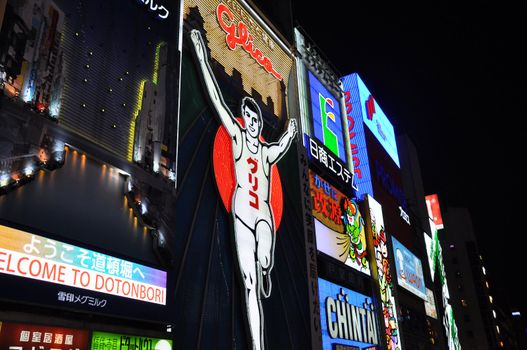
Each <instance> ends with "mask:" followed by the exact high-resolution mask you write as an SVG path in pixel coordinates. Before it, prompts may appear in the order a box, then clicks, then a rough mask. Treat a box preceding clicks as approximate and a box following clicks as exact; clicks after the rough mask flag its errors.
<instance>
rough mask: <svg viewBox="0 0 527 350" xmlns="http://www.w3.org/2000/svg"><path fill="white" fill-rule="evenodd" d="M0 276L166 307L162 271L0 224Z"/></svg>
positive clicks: (164, 281)
mask: <svg viewBox="0 0 527 350" xmlns="http://www.w3.org/2000/svg"><path fill="white" fill-rule="evenodd" d="M0 233H1V237H0V273H3V274H8V275H13V276H18V277H22V278H29V279H34V280H40V281H45V282H50V283H56V284H60V285H65V286H70V287H76V288H80V289H86V290H91V291H96V292H100V293H106V294H111V295H116V296H120V297H125V298H130V299H135V300H140V301H144V302H149V303H155V304H162V305H165V304H166V272H165V271H161V270H156V269H153V268H150V267H147V266H144V265H140V264H137V263H133V262H130V261H126V260H123V259H119V258H115V257H112V256H109V255H105V254H102V253H98V252H94V251H92V250H88V249H84V248H80V247H77V246H74V245H70V244H67V243H63V242H60V241H56V240H53V239H50V238H45V237H42V236H38V235H34V234H31V233H28V232H24V231H20V230H16V229H13V228H10V227H7V226H2V225H0Z"/></svg>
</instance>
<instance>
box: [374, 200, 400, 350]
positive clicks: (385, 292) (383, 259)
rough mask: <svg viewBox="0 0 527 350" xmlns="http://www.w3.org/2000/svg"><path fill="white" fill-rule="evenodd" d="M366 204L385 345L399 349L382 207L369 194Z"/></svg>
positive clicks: (393, 349)
mask: <svg viewBox="0 0 527 350" xmlns="http://www.w3.org/2000/svg"><path fill="white" fill-rule="evenodd" d="M366 205H367V207H368V208H367V210H368V213H369V217H368V218H367V220H366V223H367V227H368V229H367V232H368V242H371V243H372V246H373V249H371V248H370V249H371V251H373V254H374V256H375V260H374V262H375V268H373V269H372V270H373V271H374V272H373V277H374V279H375V280H376V281H377V286H378V288H379V294H380V301H381V307H382V315H383V317H384V322H383V326H384V329H385V332H384V334H385V341H386V346H387V349H388V350H401V349H403V347H402V343H401V335H400V330H399V321H398V319H397V304H396V302H395V295H394V292H395V287H394V285H393V275H392V271H391V268H390V259H389V256H388V254H389V249H388V236H387V234H386V232H385V230H384V218H383V213H382V207H381V205H380V204H379V203H378V202H377V201H376V200H375V199H373V197H371V196H366Z"/></svg>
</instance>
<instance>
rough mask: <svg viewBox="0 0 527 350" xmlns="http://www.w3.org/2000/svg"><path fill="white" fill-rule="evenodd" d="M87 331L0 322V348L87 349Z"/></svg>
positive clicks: (41, 349)
mask: <svg viewBox="0 0 527 350" xmlns="http://www.w3.org/2000/svg"><path fill="white" fill-rule="evenodd" d="M88 341H89V336H88V331H85V330H80V329H70V328H61V327H48V326H38V325H29V324H22V323H8V322H0V349H10V350H37V349H38V350H73V349H74V350H76V349H78V350H87V349H88Z"/></svg>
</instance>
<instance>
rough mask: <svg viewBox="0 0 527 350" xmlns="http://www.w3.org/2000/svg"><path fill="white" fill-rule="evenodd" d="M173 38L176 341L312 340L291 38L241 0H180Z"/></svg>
mask: <svg viewBox="0 0 527 350" xmlns="http://www.w3.org/2000/svg"><path fill="white" fill-rule="evenodd" d="M182 36H183V44H184V46H183V54H182V80H181V84H182V87H181V113H180V135H181V138H180V143H179V150H180V153H179V163H178V166H179V169H185V172H180V173H179V178H178V198H177V201H176V203H175V206H176V211H177V212H178V213H180V215H178V219H177V221H178V222H177V226H178V230H179V234H177V235H176V236H177V237H176V242H175V250H176V251H175V255H176V256H177V257H180V258H179V259H176V262H175V268H176V269H177V270H178V271H179V273H178V277H177V281H176V283H175V291H174V296H175V300H176V301H175V303H176V305H175V309H176V310H178V313H177V315H175V320H174V321H175V323H176V324H178V325H179V326H178V327H176V328H175V330H174V333H175V337H176V339H177V340H178V341H177V343H178V344H179V345H178V346H180V347H182V348H188V349H193V348H197V347H209V348H215V349H232V348H245V347H247V346H248V347H249V348H252V349H275V348H276V349H299V348H310V347H311V343H312V339H311V325H310V323H311V321H310V317H311V316H310V312H309V310H310V303H309V294H310V293H309V292H308V291H309V289H308V280H307V279H306V278H307V277H306V276H305V271H306V269H307V267H306V264H307V255H306V245H305V244H306V243H305V237H304V229H303V223H302V221H301V220H298V218H299V217H302V210H303V207H302V201H301V199H300V198H301V197H300V194H301V188H300V186H299V179H300V173H299V165H298V153H297V147H298V143H297V141H296V140H297V139H298V133H297V123H296V120H295V118H297V117H298V114H297V113H298V111H295V110H294V109H292V108H291V104H292V103H291V100H290V99H292V98H294V96H295V92H294V91H293V90H291V89H292V88H293V85H294V84H292V82H294V81H295V77H296V75H295V71H294V61H293V58H292V54H291V52H290V51H289V49H288V47H289V46H288V44H286V43H285V42H284V41H283V40H282V39H281V38H280V37H279V35H278V34H276V33H274V32H273V31H272V30H271V29H270V27H269V25H268V24H267V22H266V21H265V20H264V19H262V18H261V17H259V16H258V15H257V14H256V12H255V11H254V9H253V8H251V7H250V6H249V5H248V4H247V3H245V2H244V1H238V0H228V1H218V0H199V1H198V0H186V1H184V2H183V23H182ZM189 281H191V282H190V283H189ZM197 310H200V311H199V312H197ZM317 322H318V321H317Z"/></svg>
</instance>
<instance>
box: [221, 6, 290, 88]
mask: <svg viewBox="0 0 527 350" xmlns="http://www.w3.org/2000/svg"><path fill="white" fill-rule="evenodd" d="M216 15H217V17H218V22H219V24H220V26H221V28H222V29H223V30H224V31H225V33H227V36H226V37H225V41H226V42H227V46H228V47H229V49H231V50H235V49H236V47H237V46H238V45H239V46H241V47H243V48H244V50H245V51H246V52H247V53H249V54H250V55H251V57H252V58H254V60H255V61H256V62H258V64H259V65H260V66H262V67H263V68H264V69H265V70H266V71H267V72H268V73H270V74H272V75H273V76H274V77H275V78H276V79H278V80H282V76H281V75H280V74H279V73H278V72H277V71H276V70H275V69H274V67H273V63H272V62H271V60H270V59H269V57H267V56H265V55H264V54H263V53H262V51H261V50H260V49H257V48H255V47H253V45H254V43H253V40H254V37H253V36H252V34H251V33H249V31H248V30H247V25H245V23H243V21H239V22H238V25H236V24H234V15H233V14H232V12H231V10H229V8H228V7H227V5H225V4H223V3H220V4H219V5H218V7H217V8H216ZM224 15H226V16H227V19H228V20H229V21H230V24H227V23H226V22H225V20H224V17H225V16H224Z"/></svg>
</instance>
